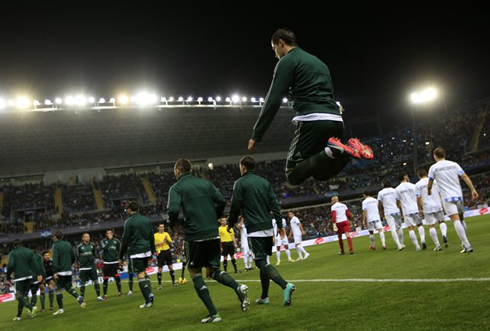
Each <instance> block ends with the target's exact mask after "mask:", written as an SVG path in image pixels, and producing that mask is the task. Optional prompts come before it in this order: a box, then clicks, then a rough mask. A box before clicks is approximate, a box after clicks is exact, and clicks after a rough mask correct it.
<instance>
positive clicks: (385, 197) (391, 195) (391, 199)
mask: <svg viewBox="0 0 490 331" xmlns="http://www.w3.org/2000/svg"><path fill="white" fill-rule="evenodd" d="M378 201H379V202H380V203H381V204H382V206H383V210H384V214H385V218H386V222H387V223H388V226H389V227H390V228H393V227H395V228H397V229H399V228H401V227H402V218H401V213H400V208H398V205H397V204H396V201H397V195H396V190H395V189H394V188H393V187H385V188H384V189H382V190H381V191H379V192H378Z"/></svg>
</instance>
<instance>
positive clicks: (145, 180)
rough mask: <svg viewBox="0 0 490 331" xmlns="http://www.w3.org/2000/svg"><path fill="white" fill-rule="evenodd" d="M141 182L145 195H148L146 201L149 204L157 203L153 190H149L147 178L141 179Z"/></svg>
mask: <svg viewBox="0 0 490 331" xmlns="http://www.w3.org/2000/svg"><path fill="white" fill-rule="evenodd" d="M141 180H142V181H143V186H144V188H145V191H146V194H148V199H149V200H150V203H155V202H157V197H156V196H155V192H153V189H152V188H151V185H150V181H149V180H148V178H147V177H143V178H142V179H141Z"/></svg>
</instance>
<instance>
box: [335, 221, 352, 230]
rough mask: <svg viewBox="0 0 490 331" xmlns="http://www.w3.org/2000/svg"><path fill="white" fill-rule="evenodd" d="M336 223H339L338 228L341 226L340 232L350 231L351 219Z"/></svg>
mask: <svg viewBox="0 0 490 331" xmlns="http://www.w3.org/2000/svg"><path fill="white" fill-rule="evenodd" d="M336 224H337V228H339V231H338V233H345V232H350V224H349V221H343V222H340V223H336Z"/></svg>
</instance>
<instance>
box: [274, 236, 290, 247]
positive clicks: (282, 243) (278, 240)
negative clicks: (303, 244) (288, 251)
mask: <svg viewBox="0 0 490 331" xmlns="http://www.w3.org/2000/svg"><path fill="white" fill-rule="evenodd" d="M274 245H275V246H277V247H280V246H285V245H289V240H288V236H284V238H282V239H281V236H276V243H275V244H274Z"/></svg>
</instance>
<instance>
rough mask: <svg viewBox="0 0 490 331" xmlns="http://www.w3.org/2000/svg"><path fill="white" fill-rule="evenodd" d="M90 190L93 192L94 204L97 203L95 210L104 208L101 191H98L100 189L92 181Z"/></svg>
mask: <svg viewBox="0 0 490 331" xmlns="http://www.w3.org/2000/svg"><path fill="white" fill-rule="evenodd" d="M92 192H94V199H95V204H96V205H97V210H98V211H102V210H104V198H102V193H100V190H99V189H98V188H97V187H96V186H95V184H94V183H92Z"/></svg>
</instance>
